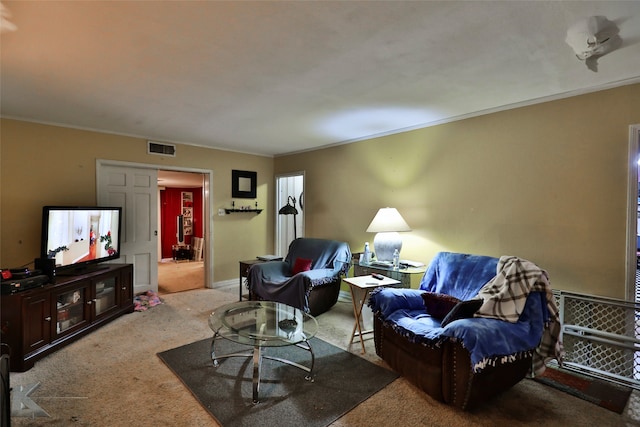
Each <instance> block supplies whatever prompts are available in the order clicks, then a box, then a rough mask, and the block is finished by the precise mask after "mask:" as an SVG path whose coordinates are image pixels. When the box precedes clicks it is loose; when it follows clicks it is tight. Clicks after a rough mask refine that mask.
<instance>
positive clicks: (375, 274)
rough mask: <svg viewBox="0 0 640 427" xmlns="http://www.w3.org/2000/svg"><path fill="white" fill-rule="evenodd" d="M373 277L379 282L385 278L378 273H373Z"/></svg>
mask: <svg viewBox="0 0 640 427" xmlns="http://www.w3.org/2000/svg"><path fill="white" fill-rule="evenodd" d="M371 277H373V278H374V279H378V280H382V279H384V276H383V275H382V274H378V273H371Z"/></svg>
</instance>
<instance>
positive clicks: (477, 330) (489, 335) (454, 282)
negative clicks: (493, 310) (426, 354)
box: [369, 252, 548, 372]
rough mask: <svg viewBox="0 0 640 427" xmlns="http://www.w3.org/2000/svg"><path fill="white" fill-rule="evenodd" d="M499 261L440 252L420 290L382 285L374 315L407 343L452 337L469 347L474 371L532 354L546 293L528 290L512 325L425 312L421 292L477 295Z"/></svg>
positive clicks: (372, 303) (375, 295)
mask: <svg viewBox="0 0 640 427" xmlns="http://www.w3.org/2000/svg"><path fill="white" fill-rule="evenodd" d="M497 265H498V259H497V258H492V257H486V256H478V255H467V254H454V253H448V252H441V253H439V254H437V255H436V257H435V258H434V259H433V261H432V262H431V264H430V265H429V268H428V269H427V272H426V273H425V275H424V278H423V280H422V282H421V284H420V289H393V288H381V289H379V290H378V291H376V292H373V293H372V295H371V298H370V300H369V305H370V306H371V308H372V310H373V311H374V313H378V314H379V315H380V316H381V317H382V319H383V321H384V322H385V323H386V324H388V325H390V326H392V327H393V328H394V329H395V330H396V331H397V332H398V333H400V334H402V335H403V336H405V337H406V338H407V339H408V340H409V341H411V342H420V343H424V344H426V345H431V346H440V345H441V344H442V342H443V341H445V340H455V341H459V342H461V343H462V345H463V346H464V347H465V348H466V349H467V350H468V351H469V353H470V355H471V361H472V365H473V367H474V372H479V371H481V370H482V369H484V368H485V367H486V366H490V365H497V364H501V363H508V362H510V361H513V360H515V359H517V358H520V357H524V356H529V355H532V354H533V352H534V351H535V349H536V347H537V346H538V344H539V343H540V339H541V337H542V332H543V330H544V325H545V321H547V320H548V319H545V316H547V315H548V312H547V310H546V309H545V308H546V294H545V293H544V292H532V293H531V294H530V295H529V297H528V298H527V301H526V304H525V307H524V310H523V312H522V314H521V315H520V318H519V319H518V321H517V322H515V323H510V322H505V321H503V320H498V319H487V318H470V319H459V320H456V321H453V322H451V323H449V324H448V325H446V327H444V328H443V327H441V324H440V321H439V320H437V319H435V318H433V317H431V316H430V315H429V314H427V312H426V309H425V306H424V301H423V299H422V296H421V295H422V293H423V292H424V291H430V292H439V293H446V294H449V295H453V296H455V297H456V298H458V299H460V300H467V299H471V298H473V297H475V296H476V295H477V294H478V291H479V290H480V289H481V288H482V287H483V286H484V285H485V284H486V283H487V282H489V281H490V280H491V279H492V278H493V277H495V276H496V268H497Z"/></svg>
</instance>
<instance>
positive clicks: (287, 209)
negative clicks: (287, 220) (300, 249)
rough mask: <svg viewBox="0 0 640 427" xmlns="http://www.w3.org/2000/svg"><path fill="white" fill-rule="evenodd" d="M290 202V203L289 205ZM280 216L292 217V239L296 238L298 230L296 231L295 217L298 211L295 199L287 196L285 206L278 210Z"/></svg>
mask: <svg viewBox="0 0 640 427" xmlns="http://www.w3.org/2000/svg"><path fill="white" fill-rule="evenodd" d="M289 201H291V203H289ZM278 213H279V214H280V215H293V238H294V239H297V238H298V230H297V229H296V222H297V221H296V215H298V209H296V198H295V197H291V196H288V197H287V204H286V205H284V206H283V207H281V208H280V210H279V211H278Z"/></svg>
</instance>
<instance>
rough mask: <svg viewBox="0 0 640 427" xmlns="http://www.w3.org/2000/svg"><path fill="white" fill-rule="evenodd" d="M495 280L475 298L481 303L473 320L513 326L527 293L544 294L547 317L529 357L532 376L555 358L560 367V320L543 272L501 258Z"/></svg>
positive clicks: (522, 307) (514, 259)
mask: <svg viewBox="0 0 640 427" xmlns="http://www.w3.org/2000/svg"><path fill="white" fill-rule="evenodd" d="M496 270H497V272H496V277H494V278H493V279H491V280H490V281H489V282H488V283H487V284H486V285H484V286H483V287H482V289H480V291H479V292H478V296H479V297H481V298H482V299H483V300H484V303H483V304H482V306H481V307H480V309H479V310H478V311H477V312H476V314H475V317H486V318H491V319H500V320H504V321H507V322H511V323H515V322H517V321H518V319H519V318H520V313H522V310H523V309H524V305H525V302H526V300H527V297H528V296H529V293H531V292H544V293H545V295H546V297H547V298H546V299H547V311H548V313H546V314H547V315H546V316H545V321H546V322H545V328H544V331H543V333H542V339H541V341H540V345H539V346H538V348H537V349H536V351H535V353H534V356H533V367H532V368H533V374H534V375H539V374H541V373H542V372H544V370H545V362H546V361H548V360H549V359H556V360H557V361H558V363H560V364H562V354H563V349H562V343H561V342H560V340H559V336H560V318H559V316H558V307H557V305H556V303H555V299H554V297H553V293H552V292H551V286H550V285H549V278H548V276H547V272H546V271H544V270H541V269H540V268H539V267H538V266H537V265H535V264H533V263H532V262H530V261H526V260H523V259H520V258H517V257H514V256H502V257H500V260H499V261H498V266H497V268H496Z"/></svg>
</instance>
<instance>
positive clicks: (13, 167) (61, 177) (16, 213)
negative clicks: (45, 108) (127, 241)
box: [0, 119, 275, 281]
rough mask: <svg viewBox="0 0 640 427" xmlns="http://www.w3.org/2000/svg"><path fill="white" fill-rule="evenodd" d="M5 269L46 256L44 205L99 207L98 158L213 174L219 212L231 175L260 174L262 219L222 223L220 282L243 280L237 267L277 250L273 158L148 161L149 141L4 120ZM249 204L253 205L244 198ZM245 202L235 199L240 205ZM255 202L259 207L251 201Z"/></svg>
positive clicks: (0, 202) (243, 217)
mask: <svg viewBox="0 0 640 427" xmlns="http://www.w3.org/2000/svg"><path fill="white" fill-rule="evenodd" d="M0 141H1V142H0V144H1V145H0V166H1V167H0V208H1V215H0V266H2V267H3V268H10V267H17V266H20V265H23V264H27V263H30V262H33V260H34V258H36V257H38V255H39V250H40V249H39V248H40V233H41V231H40V228H41V225H40V222H41V215H42V206H43V205H51V204H53V205H93V204H95V203H96V159H108V160H117V161H126V162H134V163H147V164H153V165H159V167H160V168H162V167H176V166H177V167H185V168H197V169H208V170H212V171H213V197H212V200H211V208H212V212H213V213H214V214H215V213H217V211H218V208H223V207H227V208H230V207H231V200H232V199H231V170H232V169H240V170H249V171H256V172H257V174H258V191H257V196H258V198H257V201H258V205H259V207H260V208H264V209H265V210H264V211H263V212H262V213H261V214H260V215H255V214H235V215H226V216H217V215H216V216H215V217H214V225H213V233H214V242H213V250H214V257H215V258H214V272H213V274H214V277H213V279H214V281H221V280H228V279H233V278H236V277H237V276H238V260H240V259H251V258H254V257H255V256H256V255H260V254H265V253H271V252H272V251H273V232H274V231H273V223H274V216H273V212H274V210H275V209H274V204H273V203H274V201H273V200H274V196H273V193H272V190H273V179H274V178H273V159H272V158H270V157H263V156H254V155H247V154H240V153H234V152H228V151H222V150H212V149H207V148H200V147H194V146H188V145H178V146H177V155H176V157H162V156H157V155H150V154H147V142H146V140H145V139H141V138H132V137H125V136H119V135H112V134H105V133H99V132H91V131H84V130H77V129H69V128H63V127H57V126H49V125H42V124H35V123H29V122H23V121H16V120H8V119H2V120H1V122H0ZM244 200H245V201H247V203H249V201H248V199H244ZM240 201H241V199H238V200H236V202H240ZM250 202H251V204H253V203H254V201H253V200H251V201H250Z"/></svg>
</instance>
